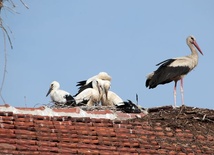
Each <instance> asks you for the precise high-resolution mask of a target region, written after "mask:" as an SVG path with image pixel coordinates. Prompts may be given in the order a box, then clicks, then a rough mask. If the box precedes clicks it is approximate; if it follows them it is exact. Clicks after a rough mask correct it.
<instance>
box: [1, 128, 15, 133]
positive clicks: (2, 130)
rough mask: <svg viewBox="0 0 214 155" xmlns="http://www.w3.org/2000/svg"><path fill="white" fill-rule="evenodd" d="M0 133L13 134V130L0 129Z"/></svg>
mask: <svg viewBox="0 0 214 155" xmlns="http://www.w3.org/2000/svg"><path fill="white" fill-rule="evenodd" d="M0 133H1V134H13V133H14V130H13V129H3V128H0Z"/></svg>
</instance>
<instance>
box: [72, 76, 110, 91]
mask: <svg viewBox="0 0 214 155" xmlns="http://www.w3.org/2000/svg"><path fill="white" fill-rule="evenodd" d="M95 79H101V80H108V81H111V76H110V75H109V74H108V73H106V72H100V73H99V74H97V75H95V76H93V77H90V78H89V79H88V80H83V81H79V82H77V85H76V86H79V87H80V88H81V87H84V86H85V85H87V84H89V83H90V82H91V81H93V80H95Z"/></svg>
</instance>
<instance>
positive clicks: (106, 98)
mask: <svg viewBox="0 0 214 155" xmlns="http://www.w3.org/2000/svg"><path fill="white" fill-rule="evenodd" d="M101 103H102V105H103V106H112V107H114V106H115V107H116V109H117V110H120V111H123V112H126V113H140V112H141V109H140V108H139V107H138V106H137V105H136V104H134V103H133V102H132V101H131V100H128V101H123V100H122V99H121V98H120V96H118V95H117V94H116V93H115V92H113V91H110V90H109V91H108V94H107V95H106V94H103V96H102V98H101Z"/></svg>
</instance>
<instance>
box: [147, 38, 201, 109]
mask: <svg viewBox="0 0 214 155" xmlns="http://www.w3.org/2000/svg"><path fill="white" fill-rule="evenodd" d="M186 43H187V45H188V46H189V48H190V50H191V54H190V55H188V56H184V57H177V58H172V59H167V60H165V61H163V62H161V63H159V64H157V66H159V65H160V67H159V68H158V69H157V70H156V71H154V72H152V73H150V74H149V75H148V76H147V80H146V87H149V89H150V88H155V87H156V86H158V85H159V84H166V83H169V82H172V81H174V82H175V85H174V90H173V93H174V105H175V106H176V86H177V82H178V81H179V80H180V81H181V97H182V104H183V105H184V95H183V78H184V76H185V75H187V74H188V73H189V72H190V71H192V70H193V69H194V68H195V67H196V66H197V64H198V52H197V50H196V48H197V49H198V51H199V52H200V53H201V54H202V55H203V53H202V51H201V49H200V47H199V46H198V44H197V42H196V39H195V38H194V37H193V36H189V37H187V39H186ZM195 47H196V48H195Z"/></svg>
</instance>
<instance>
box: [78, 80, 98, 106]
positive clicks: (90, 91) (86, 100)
mask: <svg viewBox="0 0 214 155" xmlns="http://www.w3.org/2000/svg"><path fill="white" fill-rule="evenodd" d="M100 87H101V86H100V84H99V82H98V81H97V80H92V81H91V82H90V83H89V84H88V86H87V87H85V88H84V89H83V88H82V89H80V90H79V91H78V93H77V94H76V95H74V99H75V101H76V103H77V105H85V104H86V105H87V106H93V105H95V104H96V103H98V102H100V98H101V90H100V89H101V88H100Z"/></svg>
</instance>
